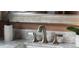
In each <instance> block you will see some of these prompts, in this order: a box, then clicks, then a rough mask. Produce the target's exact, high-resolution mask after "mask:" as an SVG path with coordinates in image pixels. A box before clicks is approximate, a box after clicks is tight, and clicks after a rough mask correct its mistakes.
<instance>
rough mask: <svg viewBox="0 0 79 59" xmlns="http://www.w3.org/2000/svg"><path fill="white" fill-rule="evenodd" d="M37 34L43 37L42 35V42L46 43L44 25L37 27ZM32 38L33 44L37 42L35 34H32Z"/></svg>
mask: <svg viewBox="0 0 79 59" xmlns="http://www.w3.org/2000/svg"><path fill="white" fill-rule="evenodd" d="M37 32H39V33H40V32H41V33H42V34H43V35H42V40H41V41H42V42H43V43H48V41H47V33H46V28H45V26H44V25H39V27H38V29H37ZM33 36H34V40H33V41H34V42H38V40H37V38H36V36H37V35H36V33H33Z"/></svg>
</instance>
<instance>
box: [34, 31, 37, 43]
mask: <svg viewBox="0 0 79 59" xmlns="http://www.w3.org/2000/svg"><path fill="white" fill-rule="evenodd" d="M33 42H38V40H37V38H36V33H35V32H33Z"/></svg>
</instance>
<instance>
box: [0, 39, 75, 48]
mask: <svg viewBox="0 0 79 59" xmlns="http://www.w3.org/2000/svg"><path fill="white" fill-rule="evenodd" d="M24 45H25V46H26V47H23V46H24ZM0 48H75V44H74V43H72V44H70V43H61V44H58V45H56V44H53V43H47V44H44V43H41V42H38V43H34V42H32V41H28V40H24V39H22V40H14V41H10V42H5V41H0Z"/></svg>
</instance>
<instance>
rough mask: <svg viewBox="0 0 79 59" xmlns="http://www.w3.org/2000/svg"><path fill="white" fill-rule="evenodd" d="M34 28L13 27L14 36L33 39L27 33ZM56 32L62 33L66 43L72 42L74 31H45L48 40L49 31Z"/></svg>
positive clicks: (49, 36)
mask: <svg viewBox="0 0 79 59" xmlns="http://www.w3.org/2000/svg"><path fill="white" fill-rule="evenodd" d="M34 31H35V30H30V29H22V30H21V29H15V32H16V33H15V34H16V35H15V36H16V39H27V40H30V39H31V40H32V39H33V36H32V35H31V36H29V35H28V33H29V32H30V33H32V32H34ZM53 32H55V33H58V34H62V35H63V37H64V42H67V43H74V42H75V35H76V34H75V33H74V32H61V31H47V39H48V41H49V40H50V39H51V33H53Z"/></svg>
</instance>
